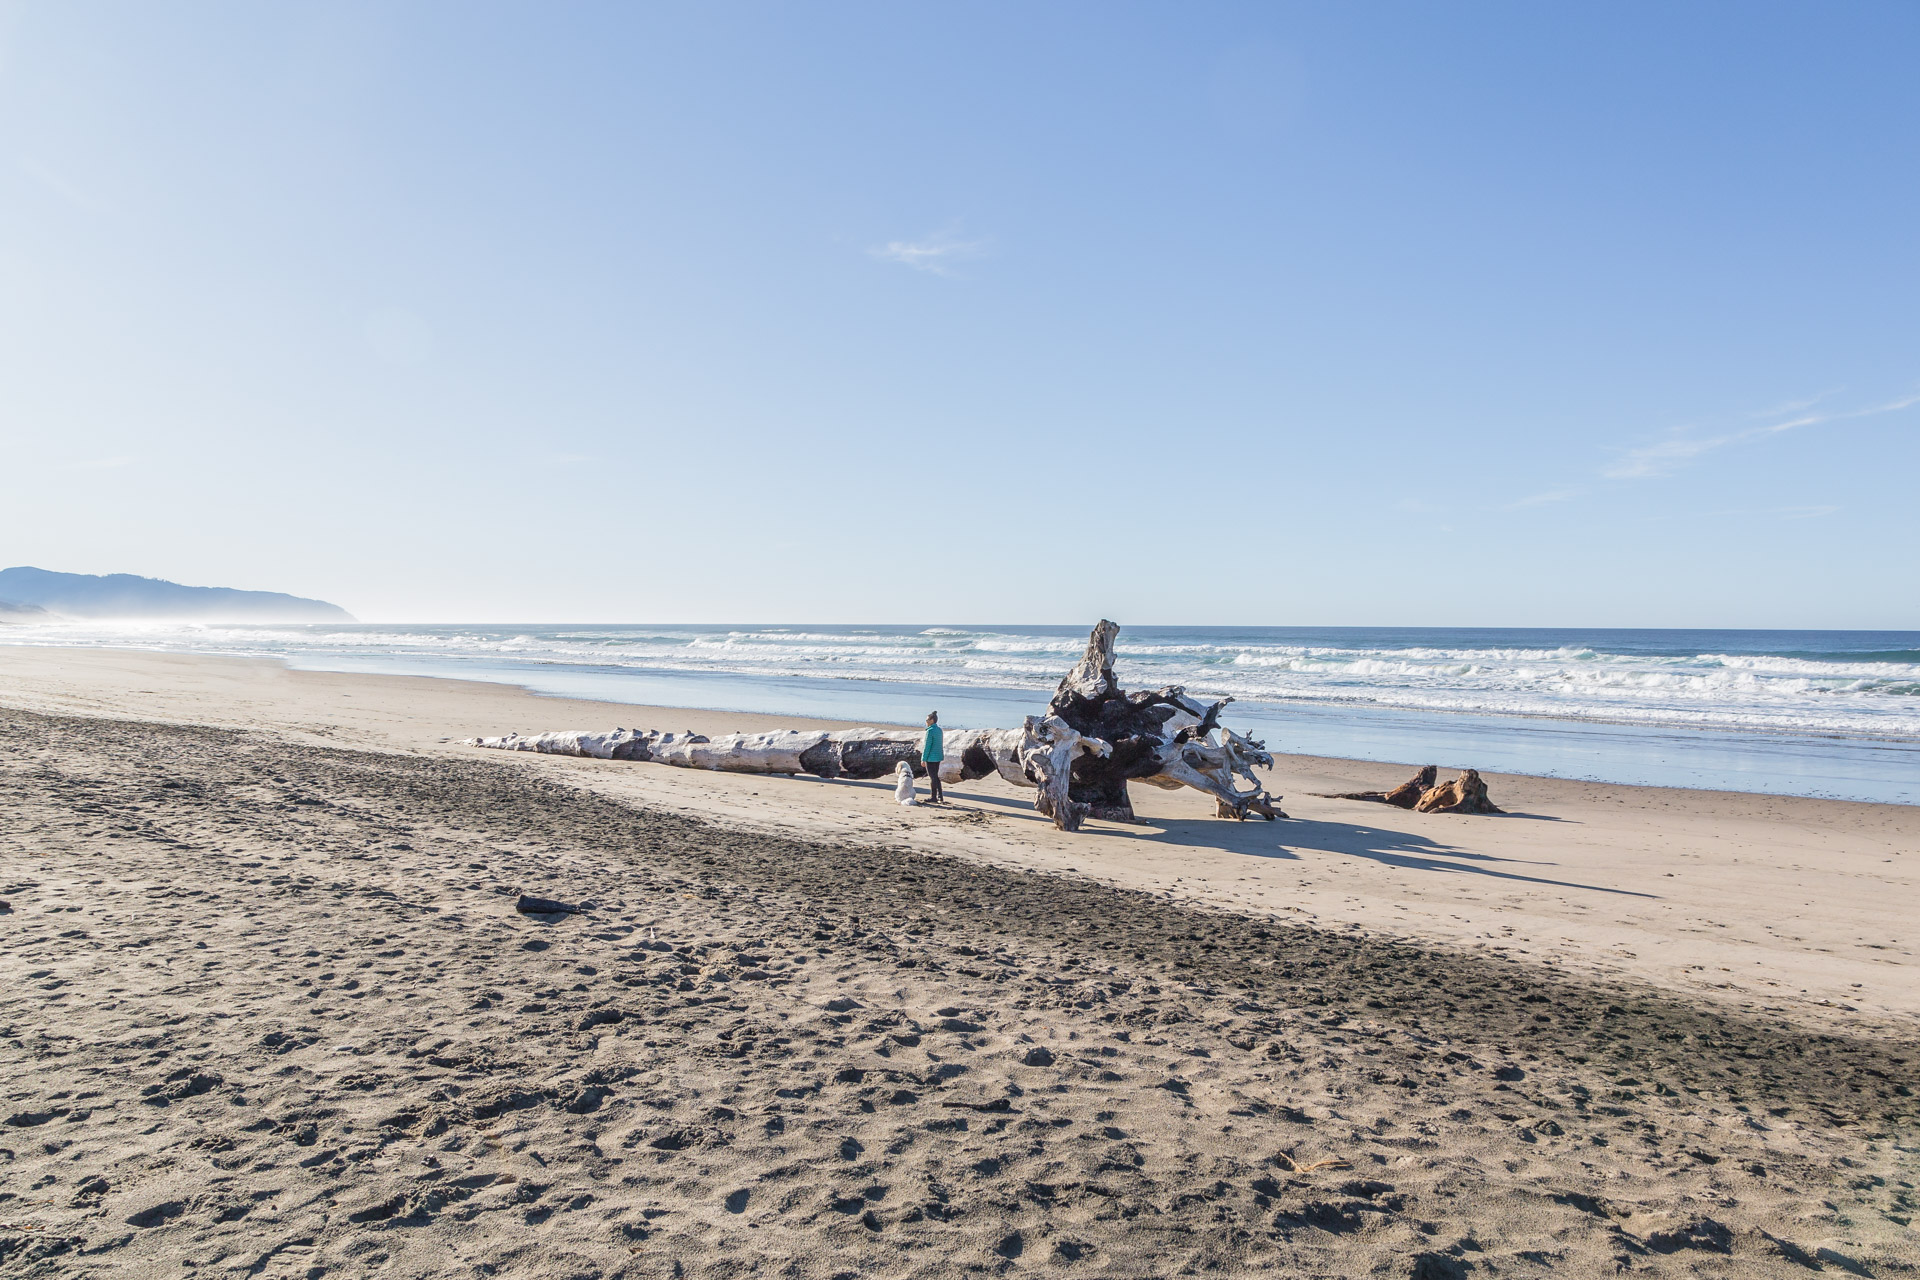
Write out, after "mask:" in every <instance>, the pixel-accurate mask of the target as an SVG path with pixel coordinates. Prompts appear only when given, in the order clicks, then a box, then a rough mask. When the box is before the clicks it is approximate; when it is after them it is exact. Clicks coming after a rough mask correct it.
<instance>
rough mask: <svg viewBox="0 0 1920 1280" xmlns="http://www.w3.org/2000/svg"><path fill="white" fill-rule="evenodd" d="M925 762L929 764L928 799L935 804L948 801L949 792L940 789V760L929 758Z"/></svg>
mask: <svg viewBox="0 0 1920 1280" xmlns="http://www.w3.org/2000/svg"><path fill="white" fill-rule="evenodd" d="M924 763H925V764H926V766H927V799H929V800H931V801H933V802H934V803H935V804H944V803H946V799H947V793H946V792H944V791H942V790H941V789H940V762H939V761H938V760H928V761H925V762H924Z"/></svg>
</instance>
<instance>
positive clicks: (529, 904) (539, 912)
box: [513, 893, 586, 916]
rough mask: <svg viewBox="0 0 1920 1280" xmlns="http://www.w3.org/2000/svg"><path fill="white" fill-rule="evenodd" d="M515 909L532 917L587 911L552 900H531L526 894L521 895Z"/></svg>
mask: <svg viewBox="0 0 1920 1280" xmlns="http://www.w3.org/2000/svg"><path fill="white" fill-rule="evenodd" d="M513 909H514V910H515V911H519V912H524V913H525V914H527V915H530V916H558V915H570V914H572V913H575V912H579V911H585V910H586V908H585V907H576V906H572V905H570V904H568V903H565V902H555V901H554V900H553V899H552V898H531V897H528V896H527V895H526V894H524V893H523V894H521V895H520V898H519V900H518V901H516V902H515V903H514V904H513Z"/></svg>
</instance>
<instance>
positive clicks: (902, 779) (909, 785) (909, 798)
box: [893, 760, 920, 804]
mask: <svg viewBox="0 0 1920 1280" xmlns="http://www.w3.org/2000/svg"><path fill="white" fill-rule="evenodd" d="M893 776H894V784H893V798H894V799H896V800H898V801H899V802H900V803H901V804H919V803H920V802H919V801H918V800H916V799H914V796H913V766H912V765H910V764H908V763H907V762H906V761H905V760H902V761H901V762H900V763H899V764H897V765H895V766H894V767H893Z"/></svg>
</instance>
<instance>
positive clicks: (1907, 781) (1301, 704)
mask: <svg viewBox="0 0 1920 1280" xmlns="http://www.w3.org/2000/svg"><path fill="white" fill-rule="evenodd" d="M402 630H408V629H406V628H402ZM421 630H422V633H423V634H426V633H433V635H434V642H433V645H430V646H429V647H430V648H434V650H435V651H434V652H433V653H431V654H429V653H425V652H413V651H412V650H410V649H408V647H407V645H406V644H404V643H402V641H403V640H404V637H387V638H386V639H387V640H389V641H393V642H394V643H396V644H399V648H398V649H394V650H391V651H389V650H387V649H383V648H382V647H381V646H379V645H376V646H374V647H372V648H367V649H365V650H364V651H362V650H361V649H358V648H356V647H355V645H354V644H353V643H351V641H350V639H349V640H347V641H343V642H342V643H343V644H344V647H340V646H337V645H336V646H333V647H329V646H327V645H324V644H321V645H318V647H315V648H312V649H311V650H309V649H308V648H305V647H303V645H304V644H305V643H306V642H301V643H292V642H289V643H288V644H278V643H276V644H269V645H265V646H264V647H258V648H257V649H256V651H254V652H249V651H248V650H249V645H248V644H247V643H246V642H244V640H242V641H237V642H236V644H237V647H235V648H233V649H232V651H231V652H230V653H226V654H221V655H208V656H232V657H240V658H251V657H265V658H271V659H274V660H278V661H283V662H286V663H288V664H289V665H291V666H293V667H294V668H295V669H301V670H316V671H318V670H325V671H332V672H336V673H340V674H383V675H403V676H421V677H429V678H442V679H459V680H472V681H476V682H483V683H505V684H508V685H512V686H517V687H520V688H523V689H526V690H528V691H530V692H534V693H538V694H540V695H541V696H546V697H561V698H573V699H585V700H590V701H593V700H604V701H611V702H616V703H620V704H627V705H633V706H636V707H675V708H686V709H703V708H720V709H727V708H736V709H742V714H768V715H778V716H780V717H782V718H783V719H789V720H790V719H795V718H805V719H826V720H837V721H848V722H860V723H879V722H884V723H898V724H917V723H918V722H919V720H920V719H921V717H922V716H923V715H924V710H923V709H922V707H923V704H926V705H936V706H942V707H945V708H948V709H950V710H951V711H952V712H953V713H954V714H952V715H950V716H948V717H947V718H948V719H950V720H952V722H953V723H954V724H955V725H956V726H958V727H1004V726H1006V725H1010V724H1017V723H1019V719H1020V717H1022V716H1024V715H1026V714H1028V713H1030V712H1032V711H1033V710H1034V709H1035V708H1036V707H1037V706H1039V705H1041V704H1043V703H1044V700H1045V694H1046V691H1047V690H1048V689H1050V688H1051V687H1052V680H1051V679H1049V680H1047V681H1044V682H1042V683H1039V684H1035V685H1034V686H1033V687H1031V688H1028V687H1026V686H1025V685H1023V684H1019V683H1014V684H1001V683H986V684H975V683H972V682H970V681H961V682H958V683H950V682H948V681H947V680H945V679H943V678H941V673H940V669H939V668H938V667H937V665H936V666H935V667H927V668H925V669H924V670H923V669H922V668H921V667H918V666H915V665H914V664H913V663H911V662H909V663H907V664H906V665H904V666H900V667H897V668H889V671H890V672H891V674H886V675H882V674H880V673H879V672H878V671H875V670H868V671H866V673H865V674H862V673H861V668H860V667H859V664H858V660H857V659H856V660H853V661H854V662H855V665H854V666H853V667H849V668H846V669H842V667H841V666H840V665H838V664H836V663H832V662H829V663H827V664H826V665H825V666H822V667H809V668H808V669H807V671H806V672H805V673H803V672H801V671H799V670H798V669H793V670H776V669H770V670H764V671H756V670H753V669H751V665H752V664H751V663H750V664H749V665H748V666H747V667H742V668H739V669H732V670H726V671H720V670H703V669H699V668H700V664H698V663H696V664H694V665H693V666H683V665H676V664H673V663H668V664H667V665H665V666H661V667H654V666H650V665H648V664H647V663H645V662H640V663H639V664H638V665H634V664H630V663H625V662H618V661H609V662H606V663H602V662H601V661H599V658H598V656H596V655H597V654H598V650H597V649H596V648H595V647H594V643H592V642H589V643H587V647H585V648H581V647H580V646H579V645H570V644H567V643H563V639H564V638H561V637H554V636H548V635H547V633H546V632H545V631H539V629H536V631H538V632H539V635H540V636H545V637H546V639H545V640H544V641H540V642H539V643H533V644H532V647H531V648H530V649H526V650H525V651H524V652H521V651H520V649H518V648H516V647H514V646H508V647H507V649H505V650H502V649H500V648H499V646H498V644H493V642H495V641H501V639H502V637H498V636H496V637H490V638H489V640H488V643H487V644H481V645H480V646H479V647H478V648H473V647H471V646H470V645H469V643H468V641H469V640H470V637H467V636H466V634H465V630H463V629H461V628H452V629H442V630H444V631H446V634H444V635H441V634H439V633H437V632H435V631H434V629H433V628H424V629H421ZM480 630H482V631H484V630H486V629H485V628H481V629H480ZM497 630H500V631H502V633H503V635H504V633H505V632H506V631H508V630H510V629H505V628H500V629H497ZM548 630H551V629H548ZM614 630H615V631H618V630H619V629H618V628H615V629H614ZM103 638H104V639H105V642H106V643H107V644H118V643H122V642H123V641H122V640H115V639H114V638H113V637H111V636H108V637H103ZM815 638H816V637H803V639H808V640H811V639H815ZM590 640H591V638H590ZM175 642H177V643H181V644H186V645H187V646H188V647H187V648H185V649H179V648H176V647H173V645H174V643H175ZM124 643H126V644H128V645H130V646H131V648H130V649H129V650H128V651H134V652H156V653H168V652H185V653H193V652H195V649H194V647H193V644H192V642H191V641H190V640H182V639H181V638H180V637H175V638H174V641H173V642H161V643H160V645H159V647H152V646H149V645H147V644H145V643H144V642H142V641H140V640H138V639H136V638H133V637H131V636H129V637H125V638H124ZM316 643H317V642H316ZM383 643H384V642H383ZM441 643H445V644H448V645H451V646H452V647H451V648H450V649H445V650H441V649H438V648H436V647H435V646H437V645H439V644H441ZM530 643H531V642H530ZM542 643H544V644H548V645H558V646H560V647H559V648H556V649H554V650H553V652H552V653H551V654H549V655H548V658H550V659H551V660H543V659H542V653H543V650H542V649H541V644H542ZM490 644H491V645H492V647H489V645H490ZM48 647H57V646H48ZM89 647H91V646H89ZM416 647H417V646H416ZM643 648H644V645H643ZM617 651H618V650H617V647H616V649H615V650H611V651H609V652H608V654H607V655H606V656H608V657H609V658H611V657H612V656H613V654H614V653H616V652H617ZM723 665H724V664H723ZM828 670H830V671H832V673H833V674H832V675H831V676H822V675H820V672H821V671H828ZM1001 674H1002V675H1007V674H1009V673H1005V672H1002V673H1001ZM1049 674H1050V675H1051V674H1055V673H1051V672H1050V673H1049ZM1160 674H1163V675H1169V676H1172V675H1176V674H1177V678H1176V679H1175V680H1174V682H1176V683H1182V684H1185V685H1186V686H1188V687H1189V688H1212V687H1213V686H1212V685H1211V684H1210V682H1209V680H1208V678H1205V677H1203V676H1202V675H1201V673H1199V672H1197V671H1186V672H1184V674H1178V673H1172V672H1168V673H1160ZM1134 675H1135V676H1136V677H1138V678H1139V682H1140V683H1142V684H1143V685H1146V684H1157V683H1165V682H1166V680H1163V679H1162V680H1157V679H1155V678H1154V676H1155V673H1154V672H1153V671H1152V670H1151V669H1149V668H1142V669H1141V670H1138V671H1135V672H1134ZM1530 678H1531V677H1530ZM1389 685H1390V686H1391V685H1392V682H1391V681H1389ZM1323 692H1324V693H1326V694H1328V695H1329V696H1319V695H1310V696H1302V697H1299V698H1291V699H1289V698H1276V699H1273V700H1263V699H1262V698H1261V697H1260V696H1259V695H1258V694H1253V695H1251V696H1250V697H1248V698H1245V699H1242V700H1241V701H1239V702H1238V704H1237V705H1236V708H1235V710H1234V713H1233V714H1234V717H1235V722H1236V727H1238V728H1240V729H1241V730H1242V731H1246V732H1250V733H1251V734H1252V736H1254V737H1257V738H1262V739H1264V740H1267V741H1269V742H1270V743H1281V744H1284V745H1285V746H1286V747H1287V748H1288V749H1289V750H1290V751H1291V752H1292V753H1294V754H1299V755H1311V756H1316V757H1323V758H1336V759H1351V760H1357V761H1366V762H1374V761H1380V762H1397V761H1402V760H1417V761H1420V762H1423V763H1424V762H1431V761H1461V762H1466V763H1470V764H1471V765H1472V766H1473V767H1476V768H1479V769H1480V770H1481V771H1482V772H1483V773H1484V772H1489V771H1492V772H1502V773H1511V774H1520V775H1530V776H1545V777H1558V778H1565V779H1569V780H1577V781H1595V782H1607V783H1612V784H1615V785H1622V786H1662V787H1672V788H1676V789H1681V790H1707V791H1739V792H1744V793H1749V794H1757V795H1805V796H1811V797H1816V798H1826V799H1849V800H1858V801H1865V802H1885V803H1897V804H1910V805H1915V806H1920V738H1917V737H1913V736H1910V735H1909V736H1902V735H1901V734H1900V733H1895V732H1877V731H1873V730H1874V729H1875V727H1876V726H1875V724H1874V722H1872V721H1871V719H1870V718H1868V719H1863V720H1861V721H1860V722H1859V723H1858V724H1856V725H1854V726H1853V728H1851V729H1836V728H1834V727H1832V726H1827V725H1824V724H1821V725H1802V726H1798V727H1794V726H1781V725H1778V724H1775V723H1772V722H1771V721H1769V722H1767V723H1765V724H1757V725H1751V726H1749V725H1747V724H1745V723H1744V722H1741V723H1735V722H1736V721H1741V719H1742V717H1741V715H1736V714H1733V713H1734V712H1735V711H1736V710H1737V708H1731V707H1729V708H1727V709H1726V710H1727V711H1728V713H1729V714H1728V715H1727V716H1718V715H1716V716H1714V717H1711V718H1712V719H1713V720H1714V721H1715V723H1700V722H1698V720H1697V717H1695V716H1693V715H1691V714H1687V713H1684V712H1683V711H1681V710H1674V711H1673V712H1672V714H1671V715H1670V714H1667V713H1662V712H1652V711H1650V712H1648V713H1647V714H1634V715H1623V714H1613V713H1610V712H1609V711H1608V710H1607V709H1606V708H1604V707H1597V706H1596V707H1592V708H1588V709H1589V710H1591V711H1592V712H1593V714H1565V715H1560V714H1553V713H1552V712H1551V711H1540V710H1532V711H1527V710H1511V709H1508V710H1498V709H1493V708H1490V707H1479V706H1452V705H1449V706H1426V705H1415V704H1407V703H1405V700H1404V699H1396V698H1395V697H1393V696H1391V695H1392V688H1391V687H1389V688H1388V689H1387V690H1385V692H1384V694H1383V696H1386V699H1387V700H1386V702H1385V703H1382V702H1377V701H1365V700H1359V699H1355V698H1352V697H1348V696H1344V694H1343V693H1342V692H1341V690H1339V689H1337V688H1331V687H1330V688H1328V689H1326V690H1323ZM1446 700H1447V699H1444V698H1443V699H1442V701H1446ZM1421 701H1422V700H1421V699H1415V703H1419V702H1421ZM1469 701H1472V699H1471V698H1469ZM1710 701H1711V700H1710ZM1576 710H1577V708H1576ZM1674 715H1678V716H1679V717H1680V718H1679V719H1678V720H1677V721H1676V720H1675V719H1674V718H1673V716H1674ZM1814 719H1815V720H1819V719H1821V717H1818V716H1815V717H1814Z"/></svg>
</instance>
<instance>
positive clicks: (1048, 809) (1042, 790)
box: [465, 619, 1286, 831]
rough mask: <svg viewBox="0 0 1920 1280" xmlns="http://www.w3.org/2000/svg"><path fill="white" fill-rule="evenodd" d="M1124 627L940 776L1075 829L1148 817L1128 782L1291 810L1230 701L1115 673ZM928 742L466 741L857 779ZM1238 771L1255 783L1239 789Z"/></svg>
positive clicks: (967, 738) (777, 738)
mask: <svg viewBox="0 0 1920 1280" xmlns="http://www.w3.org/2000/svg"><path fill="white" fill-rule="evenodd" d="M1119 634H1120V628H1119V627H1118V626H1117V625H1116V624H1114V623H1112V622H1108V621H1106V620H1104V619H1103V620H1102V621H1101V622H1100V624H1099V625H1098V626H1096V627H1095V628H1094V629H1093V633H1092V634H1091V635H1090V636H1089V637H1088V638H1087V647H1086V652H1085V653H1084V654H1083V655H1082V656H1081V658H1080V661H1079V663H1077V664H1076V665H1075V666H1074V668H1073V670H1072V671H1070V672H1068V673H1067V676H1066V678H1065V679H1063V680H1061V681H1060V686H1059V688H1058V689H1056V690H1055V691H1054V695H1053V698H1052V700H1051V701H1050V702H1049V703H1048V704H1047V710H1046V714H1044V715H1037V716H1028V717H1027V718H1026V721H1025V723H1023V724H1022V725H1021V726H1020V727H1019V728H1017V729H954V730H949V731H948V732H947V735H946V744H947V754H946V759H945V760H943V761H941V762H940V763H939V764H938V765H937V766H936V767H937V768H938V769H939V770H940V781H941V782H943V783H961V782H972V781H974V780H975V779H978V778H984V777H986V776H988V775H989V774H997V775H999V776H1000V777H1001V778H1004V779H1005V780H1006V781H1008V782H1010V783H1012V784H1014V785H1015V786H1022V787H1033V788H1035V789H1036V790H1037V791H1038V792H1039V795H1038V796H1036V797H1035V799H1034V804H1033V807H1034V808H1035V810H1037V811H1038V812H1039V813H1041V814H1043V815H1045V816H1046V817H1048V818H1051V819H1052V820H1053V824H1054V826H1056V827H1058V828H1059V829H1060V830H1062V831H1076V830H1078V829H1079V828H1080V825H1081V824H1082V823H1083V822H1084V821H1085V820H1086V819H1087V818H1088V817H1094V818H1101V819H1106V820H1108V821H1114V822H1135V821H1138V819H1137V818H1136V817H1135V816H1134V812H1133V803H1132V800H1131V799H1130V798H1129V796H1128V794H1127V784H1128V783H1130V782H1144V783H1147V784H1149V785H1151V786H1156V787H1163V788H1166V789H1168V790H1177V789H1179V788H1181V787H1193V788H1195V789H1196V790H1199V791H1204V792H1206V793H1207V794H1208V795H1211V796H1213V797H1214V800H1215V801H1216V804H1215V812H1216V813H1217V814H1218V815H1219V816H1220V817H1223V818H1234V819H1238V820H1242V821H1244V820H1245V819H1247V818H1249V817H1256V816H1257V817H1262V818H1266V819H1267V820H1268V821H1272V820H1273V819H1275V818H1283V817H1285V816H1286V815H1285V814H1284V813H1282V812H1281V810H1280V798H1279V797H1278V796H1274V795H1270V794H1268V792H1267V790H1266V788H1265V786H1263V785H1262V784H1261V782H1260V780H1259V778H1258V777H1257V776H1256V775H1255V773H1254V770H1255V769H1256V768H1261V769H1271V768H1272V767H1273V757H1272V756H1271V755H1270V754H1268V752H1267V749H1266V744H1264V743H1262V742H1259V741H1257V740H1255V739H1253V738H1251V737H1247V736H1244V735H1242V734H1238V733H1235V732H1234V731H1233V730H1231V729H1228V728H1226V727H1225V726H1223V725H1221V724H1220V723H1219V720H1220V712H1221V711H1222V710H1223V709H1224V708H1225V707H1226V706H1227V704H1228V703H1230V702H1232V701H1233V699H1232V698H1223V699H1221V700H1220V701H1218V702H1214V703H1211V704H1208V703H1202V702H1200V701H1198V700H1197V699H1195V698H1192V697H1189V696H1188V694H1187V691H1186V689H1185V688H1184V687H1182V686H1180V685H1169V686H1167V687H1166V688H1164V689H1159V690H1153V691H1147V690H1141V691H1137V692H1134V693H1128V692H1126V690H1124V689H1122V688H1121V687H1120V683H1119V681H1118V680H1116V679H1115V678H1114V674H1113V646H1114V641H1115V639H1116V638H1117V637H1118V635H1119ZM920 741H921V732H920V730H918V729H878V728H858V729H839V730H834V731H826V730H801V729H780V730H774V731H772V732H769V733H735V734H728V735H726V736H724V737H720V738H707V737H704V736H702V735H700V734H697V733H693V732H692V731H688V732H685V733H670V732H662V731H658V730H637V729H615V730H613V731H612V732H610V733H592V732H584V731H574V730H568V731H562V732H554V733H537V734H526V735H523V734H517V733H510V734H506V735H504V736H502V737H497V738H468V739H465V742H466V744H467V745H468V746H474V747H486V748H490V749H492V750H498V751H536V752H542V753H545V754H548V755H566V756H589V757H592V758H594V759H597V760H633V761H645V762H652V763H655V764H667V765H674V766H676V767H679V768H683V769H713V770H717V771H720V772H723V773H757V774H787V775H795V774H807V775H810V776H812V777H816V778H851V779H859V780H871V779H877V778H884V777H887V776H889V775H894V776H896V777H897V776H898V771H899V769H900V767H901V766H902V765H905V766H907V767H908V768H909V769H910V770H911V772H912V776H913V777H916V778H920V777H925V776H926V772H927V766H926V764H925V763H924V762H923V761H922V760H921V759H920ZM1240 778H1244V779H1245V780H1246V781H1247V783H1248V784H1249V787H1248V789H1244V790H1243V789H1242V788H1241V787H1240V785H1239V783H1238V781H1236V779H1240ZM896 794H897V793H896ZM902 803H903V804H904V803H906V800H905V798H904V797H903V798H902Z"/></svg>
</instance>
